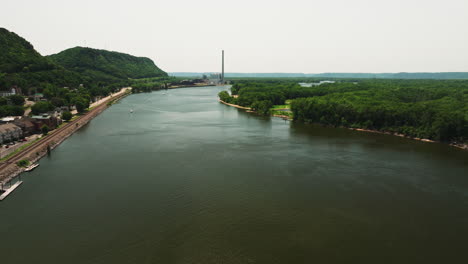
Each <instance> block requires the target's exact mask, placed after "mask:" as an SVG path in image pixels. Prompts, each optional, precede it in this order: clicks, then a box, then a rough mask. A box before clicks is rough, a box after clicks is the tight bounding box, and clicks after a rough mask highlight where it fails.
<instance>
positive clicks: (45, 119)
mask: <svg viewBox="0 0 468 264" xmlns="http://www.w3.org/2000/svg"><path fill="white" fill-rule="evenodd" d="M31 118H32V122H33V123H34V125H35V126H36V129H37V130H38V131H40V129H41V127H42V126H43V125H47V126H48V127H49V128H50V129H54V128H56V127H58V126H59V125H60V124H61V123H62V120H60V119H59V118H57V116H55V115H50V114H42V115H33V116H32V117H31Z"/></svg>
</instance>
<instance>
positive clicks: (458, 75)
mask: <svg viewBox="0 0 468 264" xmlns="http://www.w3.org/2000/svg"><path fill="white" fill-rule="evenodd" d="M203 74H207V75H208V74H210V73H209V72H171V73H169V75H170V76H175V77H199V76H202V75H203ZM225 76H226V77H227V78H229V77H231V78H363V79H373V78H376V79H440V80H442V79H468V72H400V73H333V72H331V73H317V74H315V73H226V74H225Z"/></svg>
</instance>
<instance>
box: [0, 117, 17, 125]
mask: <svg viewBox="0 0 468 264" xmlns="http://www.w3.org/2000/svg"><path fill="white" fill-rule="evenodd" d="M16 119H17V118H15V117H13V116H7V117H3V118H2V119H0V123H2V124H6V123H11V122H13V121H15V120H16Z"/></svg>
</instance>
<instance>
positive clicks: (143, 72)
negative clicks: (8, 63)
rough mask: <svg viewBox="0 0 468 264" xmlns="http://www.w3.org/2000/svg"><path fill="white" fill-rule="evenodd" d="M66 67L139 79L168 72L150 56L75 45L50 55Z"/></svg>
mask: <svg viewBox="0 0 468 264" xmlns="http://www.w3.org/2000/svg"><path fill="white" fill-rule="evenodd" d="M48 57H49V58H50V59H51V60H52V61H54V62H55V63H57V64H59V65H61V66H63V67H64V68H66V69H68V70H72V71H76V72H79V73H82V74H85V75H87V76H92V77H94V78H98V79H107V80H112V79H128V78H131V79H137V78H148V77H164V76H167V73H165V72H164V71H162V70H161V69H159V68H158V67H157V66H156V65H155V64H154V62H153V61H152V60H151V59H149V58H142V57H135V56H132V55H128V54H124V53H119V52H114V51H107V50H98V49H91V48H83V47H75V48H71V49H67V50H64V51H62V52H60V53H58V54H54V55H50V56H48Z"/></svg>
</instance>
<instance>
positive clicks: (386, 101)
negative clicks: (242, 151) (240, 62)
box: [218, 80, 468, 150]
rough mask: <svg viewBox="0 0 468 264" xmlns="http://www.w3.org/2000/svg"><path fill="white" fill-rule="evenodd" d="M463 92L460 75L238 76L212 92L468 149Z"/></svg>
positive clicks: (295, 114)
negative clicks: (314, 80) (303, 82)
mask: <svg viewBox="0 0 468 264" xmlns="http://www.w3.org/2000/svg"><path fill="white" fill-rule="evenodd" d="M360 82H362V83H360ZM424 86H426V87H424ZM373 89H375V90H373ZM379 93H380V94H379ZM467 94H468V81H466V80H459V81H446V80H444V81H433V80H411V81H408V80H393V81H388V80H371V81H369V80H339V81H338V82H337V83H336V84H335V83H329V84H328V83H327V84H325V85H318V86H312V87H301V86H300V85H298V83H297V81H296V80H240V81H237V82H235V83H234V85H233V86H232V87H231V94H229V93H228V92H227V91H222V92H220V93H219V94H218V96H219V101H220V102H221V103H223V104H226V105H229V106H233V107H236V108H239V109H245V110H247V111H248V112H255V113H256V114H259V115H264V116H267V115H268V116H274V117H281V118H283V119H288V120H293V121H298V122H303V123H313V124H319V125H323V126H328V127H340V128H347V129H350V130H354V131H361V132H368V133H378V134H384V135H393V136H398V137H404V138H408V139H413V140H417V141H422V142H428V143H444V144H448V145H450V146H453V147H456V148H459V149H463V150H468V142H467V140H468V136H467V133H468V130H467V129H468V124H467V121H466V120H465V119H466V117H465V116H464V114H463V113H465V114H466V112H465V111H467V105H466V103H465V101H467V100H466V99H467V97H468V96H467ZM285 103H286V105H287V107H285V106H286V105H285ZM287 109H290V112H287V113H288V114H287V115H283V114H281V111H287ZM279 112H280V113H279Z"/></svg>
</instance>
